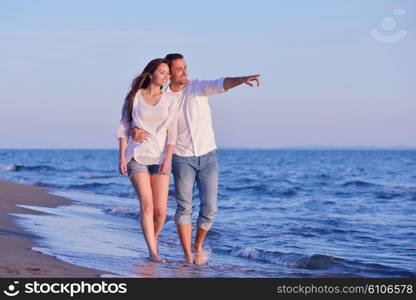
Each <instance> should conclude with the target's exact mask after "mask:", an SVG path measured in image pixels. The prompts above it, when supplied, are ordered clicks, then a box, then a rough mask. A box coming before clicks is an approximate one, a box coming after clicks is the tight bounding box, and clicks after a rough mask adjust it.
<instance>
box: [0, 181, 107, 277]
mask: <svg viewBox="0 0 416 300" xmlns="http://www.w3.org/2000/svg"><path fill="white" fill-rule="evenodd" d="M71 202H72V201H71V200H68V199H66V198H63V197H58V196H54V195H50V194H48V193H47V190H46V189H43V188H39V187H34V186H26V185H21V184H15V183H10V182H6V181H0V277H3V278H4V277H83V278H87V277H89V278H96V277H99V275H100V274H103V273H108V272H104V271H99V270H94V269H88V268H83V267H78V266H75V265H72V264H68V263H65V262H62V261H60V260H58V259H56V258H54V257H52V256H48V255H44V254H41V253H37V252H34V251H32V250H31V249H32V247H34V246H40V245H38V244H37V243H36V241H35V239H36V238H37V237H36V236H35V235H33V234H32V233H28V232H25V231H24V230H23V229H22V228H20V227H19V226H18V225H17V224H16V222H15V219H16V218H17V217H16V216H12V215H10V213H19V214H21V213H30V214H41V213H39V212H34V211H32V210H29V209H25V208H21V207H18V206H16V204H23V205H34V206H43V207H57V206H59V205H68V204H70V203H71Z"/></svg>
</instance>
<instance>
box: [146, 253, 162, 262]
mask: <svg viewBox="0 0 416 300" xmlns="http://www.w3.org/2000/svg"><path fill="white" fill-rule="evenodd" d="M149 259H150V260H151V261H154V262H158V263H165V262H166V260H164V259H161V258H160V256H159V255H157V254H151V255H150V256H149Z"/></svg>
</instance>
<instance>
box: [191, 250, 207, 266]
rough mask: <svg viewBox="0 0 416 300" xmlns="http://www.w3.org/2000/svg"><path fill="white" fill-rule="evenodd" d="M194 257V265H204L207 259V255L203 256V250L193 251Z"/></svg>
mask: <svg viewBox="0 0 416 300" xmlns="http://www.w3.org/2000/svg"><path fill="white" fill-rule="evenodd" d="M194 254H195V258H194V263H195V264H196V265H205V264H206V263H207V261H208V259H207V257H206V256H205V253H204V251H202V250H201V251H196V252H195V253H194Z"/></svg>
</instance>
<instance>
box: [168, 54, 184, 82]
mask: <svg viewBox="0 0 416 300" xmlns="http://www.w3.org/2000/svg"><path fill="white" fill-rule="evenodd" d="M170 81H171V82H172V83H173V84H179V85H183V84H186V82H187V81H188V70H187V68H186V62H185V60H184V59H183V58H179V59H175V60H174V61H172V63H171V67H170Z"/></svg>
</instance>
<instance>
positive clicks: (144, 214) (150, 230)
mask: <svg viewBox="0 0 416 300" xmlns="http://www.w3.org/2000/svg"><path fill="white" fill-rule="evenodd" d="M130 180H131V183H132V184H133V187H134V189H135V191H136V193H137V196H138V198H139V202H140V225H141V227H142V231H143V235H144V238H145V240H146V244H147V247H148V248H149V256H150V259H151V260H153V261H157V262H161V261H162V260H161V259H160V257H159V255H158V254H157V244H156V240H155V230H154V223H153V195H152V188H151V183H150V175H149V174H148V173H135V174H133V175H132V176H130Z"/></svg>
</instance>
